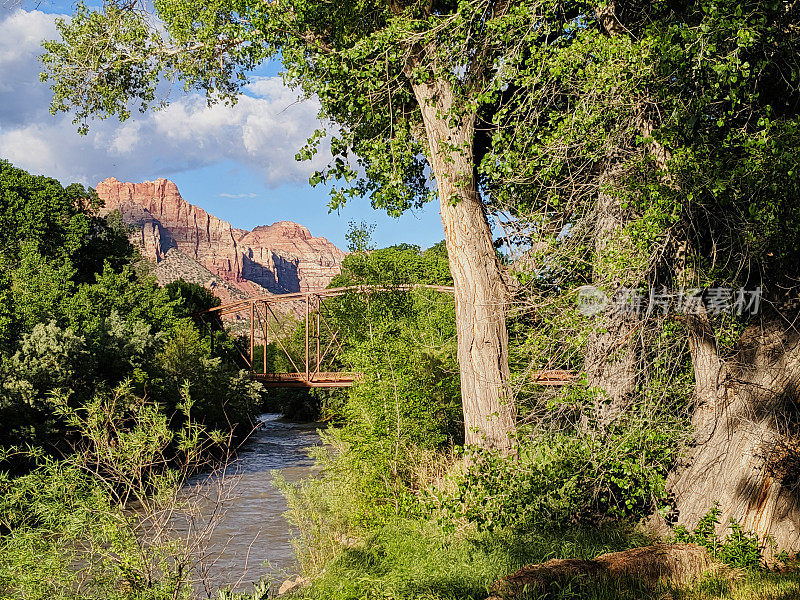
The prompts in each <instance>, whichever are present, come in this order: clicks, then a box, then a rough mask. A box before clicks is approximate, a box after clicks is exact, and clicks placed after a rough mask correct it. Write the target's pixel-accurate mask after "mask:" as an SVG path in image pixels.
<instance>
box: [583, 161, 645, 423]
mask: <svg viewBox="0 0 800 600" xmlns="http://www.w3.org/2000/svg"><path fill="white" fill-rule="evenodd" d="M621 176H622V167H621V165H619V164H616V163H615V161H614V159H613V158H609V159H607V164H606V165H605V166H604V168H603V172H602V174H601V176H600V181H599V184H600V185H599V188H600V189H599V192H598V196H597V206H596V209H595V226H594V265H593V273H592V283H593V284H594V286H595V287H598V288H600V289H602V290H604V291H606V292H607V293H610V294H614V293H615V291H616V290H617V288H619V286H620V285H621V284H622V281H621V280H620V277H619V274H618V273H616V272H615V270H614V269H613V268H611V269H609V268H608V264H607V262H608V261H609V259H610V255H613V254H614V253H615V249H616V248H618V244H619V243H620V239H621V237H622V235H623V228H624V226H625V215H624V210H623V209H622V205H621V202H620V199H619V197H618V196H617V195H615V194H614V189H615V188H616V187H617V185H618V181H619V179H620V177H621ZM595 319H596V320H595V322H594V324H593V325H594V327H593V331H592V333H591V334H590V336H589V339H588V342H587V345H586V355H585V357H584V371H585V372H586V380H587V384H588V385H589V387H590V388H595V389H597V390H598V391H599V393H598V394H597V396H596V397H595V401H594V417H595V419H596V421H597V425H598V426H599V427H600V429H605V428H606V427H608V425H610V424H611V423H612V422H613V421H614V419H616V418H617V417H619V415H620V414H622V413H623V412H624V411H625V409H626V408H627V406H628V404H629V402H630V399H631V398H632V396H633V394H634V392H635V391H636V383H637V373H638V361H637V359H636V352H635V347H634V345H635V342H636V329H637V323H636V321H637V319H636V315H635V314H631V313H625V312H622V311H615V310H613V306H612V307H610V309H609V310H606V311H604V312H603V313H601V314H599V315H597V316H596V317H595Z"/></svg>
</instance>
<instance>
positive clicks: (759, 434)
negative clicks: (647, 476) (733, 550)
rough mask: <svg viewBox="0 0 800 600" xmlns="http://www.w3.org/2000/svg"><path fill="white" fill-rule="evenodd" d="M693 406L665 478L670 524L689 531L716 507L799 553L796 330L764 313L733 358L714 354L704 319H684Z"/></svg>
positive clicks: (799, 363) (799, 342) (724, 518)
mask: <svg viewBox="0 0 800 600" xmlns="http://www.w3.org/2000/svg"><path fill="white" fill-rule="evenodd" d="M690 327H691V337H690V350H691V352H692V358H693V361H694V367H695V376H696V379H697V381H696V392H697V407H696V411H695V414H694V420H693V424H694V428H695V436H694V445H693V447H692V448H691V449H690V452H689V454H688V456H687V459H686V460H685V461H684V463H683V464H682V465H680V466H679V467H678V469H676V470H675V471H674V472H673V474H672V475H671V477H670V479H669V481H668V491H669V492H670V494H671V495H672V496H673V500H674V503H675V509H676V520H677V524H680V525H685V526H687V527H689V528H692V527H694V526H695V525H696V524H697V521H698V520H699V519H700V518H701V517H702V516H703V515H705V514H706V513H707V512H708V511H709V510H710V509H711V508H712V507H713V506H714V504H715V503H719V507H720V510H721V513H722V514H721V523H720V525H719V527H718V533H719V534H720V535H722V534H724V532H725V529H726V528H727V526H728V524H729V523H730V521H731V520H736V521H737V522H738V523H739V524H741V525H742V526H743V528H744V529H745V530H748V531H751V532H753V533H756V534H758V536H759V539H760V540H762V541H766V540H767V539H768V538H772V539H773V540H774V542H775V547H774V548H772V547H770V546H769V545H767V548H766V550H767V551H768V555H769V554H771V551H772V550H774V549H777V550H781V549H785V550H787V551H790V552H797V551H800V429H798V409H799V408H800V404H799V403H798V391H799V390H800V331H798V330H797V329H796V328H795V327H794V326H792V325H791V324H790V322H789V321H786V320H784V319H781V318H780V317H779V316H772V317H770V318H769V319H765V320H763V321H762V322H760V323H757V324H755V325H752V326H751V327H749V328H748V329H747V330H746V331H745V334H744V335H743V337H742V340H741V350H740V352H739V354H738V355H737V356H736V357H735V359H734V360H731V361H729V362H727V363H725V362H723V361H721V360H720V357H719V356H718V354H717V352H716V344H715V341H714V339H713V332H712V330H711V328H710V326H709V325H708V322H707V319H706V318H705V317H704V315H701V316H700V317H697V318H693V322H692V323H690Z"/></svg>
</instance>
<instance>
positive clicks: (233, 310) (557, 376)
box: [195, 285, 575, 388]
mask: <svg viewBox="0 0 800 600" xmlns="http://www.w3.org/2000/svg"><path fill="white" fill-rule="evenodd" d="M418 288H424V289H429V290H434V291H436V292H442V293H447V294H452V293H453V288H452V287H449V286H441V285H399V286H392V287H388V286H367V285H361V286H348V287H339V288H330V289H321V290H310V291H306V292H296V293H290V294H276V295H272V296H262V297H259V298H248V299H246V300H240V301H238V302H232V303H230V304H224V305H222V306H217V307H215V308H212V309H209V310H206V311H203V312H201V313H198V314H197V315H195V316H196V317H198V318H199V319H200V321H201V322H202V323H204V324H205V325H206V326H207V329H208V331H209V333H210V334H211V344H212V349H213V344H214V335H213V330H214V322H215V321H217V323H219V320H220V319H221V318H222V317H223V316H226V315H235V316H236V317H237V318H238V319H239V320H243V319H246V320H247V321H248V325H247V329H249V336H248V347H245V348H242V347H241V346H240V345H239V344H236V349H237V350H238V352H239V354H240V356H241V358H242V360H243V361H244V363H245V364H246V365H247V367H248V370H249V371H250V372H251V374H252V377H253V378H254V379H256V380H258V381H260V382H261V383H262V384H264V385H265V386H266V387H284V388H314V387H327V388H337V387H349V386H351V385H352V384H353V383H355V382H356V381H358V380H359V379H361V373H355V372H351V371H338V370H332V369H333V368H334V367H336V366H338V365H337V357H338V352H339V351H340V350H341V349H342V339H341V337H340V332H339V331H338V330H336V329H335V326H334V325H333V324H332V322H331V319H330V312H329V311H328V309H327V307H326V304H325V303H326V301H327V300H330V299H331V298H337V297H341V296H344V295H346V294H360V295H369V294H374V293H379V292H398V291H406V292H407V291H411V290H413V289H418ZM278 307H282V310H281V309H280V308H278ZM292 313H294V314H295V315H298V314H299V315H303V316H304V323H303V326H304V338H303V348H302V349H301V350H300V352H294V353H293V352H292V351H291V350H290V348H289V347H287V346H289V345H290V344H289V337H290V335H291V333H294V332H291V333H290V334H289V335H287V332H286V331H280V330H279V324H280V323H281V321H286V320H287V315H289V314H292ZM270 317H271V319H270ZM270 340H272V341H274V342H275V344H276V347H277V348H278V349H280V351H282V354H283V356H285V357H286V359H287V361H288V364H289V365H291V367H293V369H294V370H293V371H287V372H283V373H275V372H269V371H268V360H267V354H268V347H269V344H270ZM258 348H261V361H260V362H261V364H259V365H257V364H256V362H258V361H257V360H256V350H257V349H258ZM298 355H299V356H298ZM574 379H575V375H574V374H573V373H571V372H569V371H564V370H560V369H550V370H542V371H537V372H535V373H532V374H531V375H530V383H533V384H536V385H541V386H553V387H560V386H564V385H566V384H568V383H569V382H571V381H573V380H574Z"/></svg>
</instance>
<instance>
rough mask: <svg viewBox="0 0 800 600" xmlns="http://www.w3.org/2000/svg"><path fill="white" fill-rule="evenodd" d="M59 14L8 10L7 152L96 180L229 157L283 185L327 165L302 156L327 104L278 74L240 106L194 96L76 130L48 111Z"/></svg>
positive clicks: (4, 77) (0, 49)
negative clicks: (44, 55)
mask: <svg viewBox="0 0 800 600" xmlns="http://www.w3.org/2000/svg"><path fill="white" fill-rule="evenodd" d="M0 14H1V13H0ZM55 18H56V16H55V15H50V14H45V13H42V12H39V11H35V10H34V11H25V10H21V9H19V10H16V11H14V12H11V13H8V14H6V15H5V16H0V157H2V158H6V159H8V160H10V161H11V162H12V163H14V164H15V165H17V166H19V167H21V168H24V169H26V170H29V171H31V172H35V173H42V174H47V175H50V176H53V177H56V178H58V179H60V180H61V181H62V182H71V181H79V182H82V183H86V184H89V185H94V184H96V183H97V182H98V181H100V180H102V179H104V178H106V177H108V176H111V175H113V176H114V177H117V178H118V179H121V180H130V181H140V180H144V179H154V178H156V177H160V176H168V175H169V174H170V173H175V172H179V171H184V170H188V169H194V168H199V167H204V166H209V165H213V164H217V163H220V162H222V161H234V162H236V163H239V164H242V165H244V166H246V167H248V168H250V169H252V170H253V171H255V172H258V173H261V174H262V176H263V178H264V180H265V182H266V183H268V184H270V185H281V184H285V183H303V182H306V181H307V180H308V176H309V174H310V172H311V171H313V170H314V169H317V168H320V167H321V166H322V164H321V160H319V159H318V160H317V161H316V162H314V161H312V162H311V163H309V162H303V163H298V162H297V161H295V159H294V156H295V154H296V153H297V150H298V149H299V148H300V147H301V146H302V145H303V144H304V143H305V141H306V139H307V138H308V137H309V136H310V135H311V133H312V132H313V131H314V130H315V129H317V128H318V127H319V126H320V123H319V121H318V120H317V118H316V115H317V111H318V109H319V106H318V104H317V103H316V102H315V101H311V100H305V101H298V93H297V92H295V91H293V90H291V89H289V88H287V87H286V86H285V85H284V84H283V82H282V81H281V79H280V78H279V77H259V78H254V80H253V81H252V82H251V83H250V84H249V85H248V86H247V88H246V94H244V95H242V96H240V98H239V102H237V103H236V104H235V105H234V106H224V105H215V106H212V107H208V106H207V105H206V101H205V98H203V97H201V96H200V95H198V94H191V95H187V96H182V97H180V98H177V99H176V100H175V101H174V102H173V103H172V104H171V105H169V106H168V107H167V108H166V109H164V110H161V111H156V112H151V113H147V114H145V115H138V114H137V115H134V116H133V117H132V118H131V119H130V120H128V121H127V122H125V123H119V122H117V121H115V120H112V119H109V120H106V121H94V122H93V123H91V124H90V127H91V128H90V132H89V134H88V135H87V136H80V135H78V134H77V132H76V126H75V125H73V124H72V122H71V121H72V117H71V116H69V115H63V114H62V115H58V116H55V117H54V116H52V115H50V113H49V112H48V104H49V100H50V94H49V89H48V88H47V86H46V84H43V83H41V82H39V77H38V76H39V71H40V70H41V65H40V64H39V62H38V60H37V56H38V55H39V54H41V52H42V49H41V46H40V44H41V41H42V39H47V38H53V37H55V35H56V30H55V26H54V20H55Z"/></svg>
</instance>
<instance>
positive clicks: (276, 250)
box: [96, 178, 345, 294]
mask: <svg viewBox="0 0 800 600" xmlns="http://www.w3.org/2000/svg"><path fill="white" fill-rule="evenodd" d="M96 189H97V194H98V195H99V196H100V198H102V199H103V201H104V202H105V207H104V208H103V210H102V213H101V214H107V213H109V212H111V211H113V210H119V211H120V213H121V214H122V218H123V220H124V222H125V223H128V224H130V225H134V226H135V227H136V232H135V233H134V234H133V236H132V241H134V242H135V244H136V245H137V246H138V247H139V248H140V250H141V252H142V254H143V256H144V257H145V258H148V259H150V260H152V261H154V262H156V263H161V262H162V261H164V260H165V258H166V257H167V255H168V253H171V252H175V251H177V252H180V253H181V254H183V255H185V256H187V257H189V258H191V259H193V260H194V261H196V262H197V263H199V265H201V266H202V267H203V268H204V269H207V270H208V271H210V273H211V274H212V275H213V276H214V277H218V278H219V279H221V280H222V281H224V282H226V283H228V284H230V285H231V286H232V287H235V288H238V289H239V290H241V291H243V292H245V293H247V294H258V293H263V291H264V289H263V288H266V290H268V291H269V292H272V293H276V294H280V293H285V292H297V291H304V290H309V289H315V288H323V287H325V286H326V285H328V283H329V282H330V280H331V278H333V277H334V276H335V275H336V274H338V273H339V269H340V267H341V263H342V259H343V258H344V256H345V254H344V252H342V251H341V250H339V249H338V248H337V247H336V246H334V245H333V244H332V243H330V242H329V241H328V240H326V239H325V238H318V237H312V235H311V233H310V232H309V231H308V229H306V228H305V227H303V226H302V225H298V224H297V223H292V222H291V221H279V222H278V223H275V224H273V225H267V226H261V227H256V228H255V229H254V230H253V231H246V230H243V229H237V228H235V227H233V226H232V225H231V224H230V223H228V222H226V221H222V220H221V219H218V218H217V217H215V216H214V215H211V214H209V213H207V212H206V211H204V210H203V209H202V208H199V207H197V206H194V205H192V204H189V203H188V202H186V201H185V200H184V199H183V198H182V197H181V195H180V193H179V192H178V188H177V186H176V185H175V184H174V183H173V182H171V181H167V180H166V179H158V180H156V181H146V182H144V183H122V182H120V181H117V180H116V179H114V178H109V179H106V180H105V181H102V182H100V183H99V184H98V185H97V188H96ZM182 264H183V263H182ZM179 275H180V274H176V275H175V277H176V278H177V276H179ZM187 279H189V280H191V278H187Z"/></svg>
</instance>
